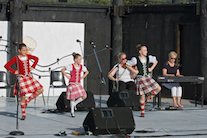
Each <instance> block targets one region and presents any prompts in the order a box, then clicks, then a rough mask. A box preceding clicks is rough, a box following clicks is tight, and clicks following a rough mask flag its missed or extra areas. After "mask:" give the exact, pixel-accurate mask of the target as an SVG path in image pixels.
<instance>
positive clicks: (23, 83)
mask: <svg viewBox="0 0 207 138" xmlns="http://www.w3.org/2000/svg"><path fill="white" fill-rule="evenodd" d="M20 88H21V96H24V95H26V94H29V93H33V92H35V91H37V90H39V89H42V88H43V86H42V85H41V84H40V83H39V82H38V81H37V80H36V79H34V78H33V77H31V76H25V77H20ZM13 94H14V95H17V82H16V84H15V86H14V93H13Z"/></svg>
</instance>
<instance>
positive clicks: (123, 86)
mask: <svg viewBox="0 0 207 138" xmlns="http://www.w3.org/2000/svg"><path fill="white" fill-rule="evenodd" d="M135 88H136V85H135V83H134V82H133V81H130V82H123V81H119V91H125V90H128V91H132V92H134V91H135Z"/></svg>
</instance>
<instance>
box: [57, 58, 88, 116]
mask: <svg viewBox="0 0 207 138" xmlns="http://www.w3.org/2000/svg"><path fill="white" fill-rule="evenodd" d="M73 57H74V63H73V64H69V65H67V66H65V67H64V68H63V69H62V70H61V71H62V73H63V74H64V75H65V76H66V77H67V78H68V79H69V85H68V87H67V91H66V98H67V99H68V100H70V112H71V116H72V117H75V114H74V108H75V106H76V105H77V104H78V103H80V102H82V101H83V100H84V99H86V97H87V94H86V92H85V90H84V89H83V87H82V86H81V84H80V80H81V79H84V78H85V77H86V76H87V75H88V74H89V71H88V70H87V68H86V67H85V66H83V65H81V60H82V57H81V55H80V54H73ZM66 70H68V71H69V72H70V75H68V74H66V72H65V71H66ZM81 72H85V73H84V75H83V76H82V77H81ZM76 99H77V100H76Z"/></svg>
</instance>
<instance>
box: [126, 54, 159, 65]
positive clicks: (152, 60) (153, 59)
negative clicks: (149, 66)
mask: <svg viewBox="0 0 207 138" xmlns="http://www.w3.org/2000/svg"><path fill="white" fill-rule="evenodd" d="M156 60H157V59H156V57H155V56H152V55H149V63H155V61H156ZM140 61H141V62H142V63H146V62H147V59H146V58H145V59H140ZM126 64H127V65H129V66H134V65H136V64H137V58H136V57H132V58H131V60H127V63H126Z"/></svg>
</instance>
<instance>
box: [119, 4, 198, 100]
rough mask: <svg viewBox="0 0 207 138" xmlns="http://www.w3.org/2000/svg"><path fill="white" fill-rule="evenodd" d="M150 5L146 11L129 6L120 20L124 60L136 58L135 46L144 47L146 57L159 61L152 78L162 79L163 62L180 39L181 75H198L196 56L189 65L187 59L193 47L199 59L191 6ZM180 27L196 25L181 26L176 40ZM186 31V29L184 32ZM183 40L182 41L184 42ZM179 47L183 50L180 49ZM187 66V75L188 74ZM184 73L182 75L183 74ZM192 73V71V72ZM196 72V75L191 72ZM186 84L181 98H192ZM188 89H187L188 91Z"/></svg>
mask: <svg viewBox="0 0 207 138" xmlns="http://www.w3.org/2000/svg"><path fill="white" fill-rule="evenodd" d="M171 6H172V5H165V6H164V5H163V6H161V5H158V6H156V5H154V6H152V5H150V6H147V7H143V6H133V7H129V9H130V10H131V11H130V13H129V14H128V15H127V17H126V18H124V20H123V30H124V32H123V38H124V47H123V51H124V52H126V53H127V54H128V58H131V57H132V56H138V52H137V50H136V45H137V44H139V43H140V44H143V45H147V47H148V52H149V54H152V55H155V56H156V57H157V60H158V61H159V63H158V65H157V67H156V68H155V70H154V77H155V78H156V76H158V75H162V67H163V64H164V62H166V61H167V60H168V53H169V52H170V51H172V50H174V51H177V41H178V40H179V39H178V37H182V38H180V39H181V41H182V42H181V62H185V63H183V65H184V64H185V68H184V67H183V69H181V71H183V72H186V74H184V75H187V76H192V75H200V63H199V61H198V60H199V56H196V58H195V59H193V62H191V61H190V57H189V56H190V55H192V52H193V53H194V52H195V51H194V50H193V49H194V48H195V45H196V48H197V49H196V55H200V35H199V33H200V29H199V22H200V20H199V16H198V15H196V13H195V9H196V8H195V5H182V6H183V7H182V6H181V5H176V6H175V5H174V8H172V7H171ZM181 24H197V25H194V26H190V27H189V26H185V31H184V32H183V33H182V36H178V30H177V26H178V25H181ZM187 28H188V29H187ZM184 38H185V40H184ZM182 45H183V46H182ZM190 64H191V69H190V70H191V71H190V70H188V68H189V65H190ZM184 70H185V71H184ZM187 70H188V71H187ZM193 70H194V71H193ZM195 70H198V72H195ZM187 87H189V84H185V86H184V88H183V89H184V91H185V94H184V98H192V99H193V98H194V91H193V89H190V90H189V89H187ZM189 88H191V87H189ZM162 96H163V97H170V92H169V90H167V89H163V90H162Z"/></svg>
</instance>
